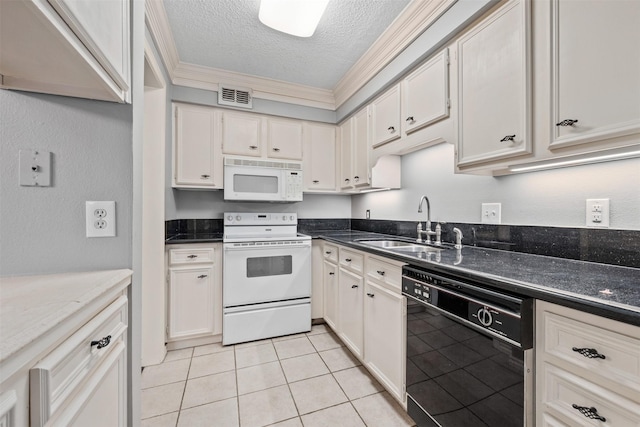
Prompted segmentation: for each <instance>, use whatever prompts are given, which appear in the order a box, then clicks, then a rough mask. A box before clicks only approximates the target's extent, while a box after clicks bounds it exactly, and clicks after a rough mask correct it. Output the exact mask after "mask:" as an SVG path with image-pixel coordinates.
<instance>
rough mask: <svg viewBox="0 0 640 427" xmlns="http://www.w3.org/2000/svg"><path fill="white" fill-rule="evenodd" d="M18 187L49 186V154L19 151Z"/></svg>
mask: <svg viewBox="0 0 640 427" xmlns="http://www.w3.org/2000/svg"><path fill="white" fill-rule="evenodd" d="M20 185H21V186H23V187H49V186H51V152H50V151H40V150H20Z"/></svg>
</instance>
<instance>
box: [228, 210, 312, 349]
mask: <svg viewBox="0 0 640 427" xmlns="http://www.w3.org/2000/svg"><path fill="white" fill-rule="evenodd" d="M297 224H298V216H297V214H295V213H239V212H228V213H225V214H224V237H223V245H222V246H223V249H224V251H223V262H224V266H223V287H222V302H223V323H222V325H223V326H222V328H223V331H222V344H223V345H227V344H235V343H240V342H246V341H254V340H259V339H264V338H270V337H275V336H281V335H289V334H294V333H298V332H306V331H309V330H311V237H310V236H305V235H303V234H299V233H298V232H297V228H298V226H297Z"/></svg>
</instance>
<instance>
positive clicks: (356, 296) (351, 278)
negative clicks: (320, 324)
mask: <svg viewBox="0 0 640 427" xmlns="http://www.w3.org/2000/svg"><path fill="white" fill-rule="evenodd" d="M363 291H364V279H363V278H362V276H360V275H357V274H355V273H352V272H350V271H347V270H344V269H342V268H341V269H340V276H339V279H338V312H339V314H338V316H339V317H340V334H339V335H340V338H341V339H342V341H344V343H345V344H346V345H347V347H349V349H350V350H351V352H352V353H353V354H354V355H356V356H358V357H360V358H362V357H363V351H362V346H363V333H364V331H363V329H364V328H363V324H362V321H363V311H362V310H363V300H362V296H363Z"/></svg>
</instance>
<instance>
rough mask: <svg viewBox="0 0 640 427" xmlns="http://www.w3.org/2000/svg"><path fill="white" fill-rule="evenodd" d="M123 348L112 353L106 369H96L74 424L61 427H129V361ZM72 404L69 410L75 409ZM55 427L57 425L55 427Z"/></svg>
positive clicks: (115, 349)
mask: <svg viewBox="0 0 640 427" xmlns="http://www.w3.org/2000/svg"><path fill="white" fill-rule="evenodd" d="M119 344H120V345H119V346H118V347H116V348H114V349H113V350H112V354H110V355H109V358H108V359H107V360H105V366H104V367H100V368H98V369H97V370H96V372H95V373H94V374H93V376H92V377H91V379H90V382H89V384H91V385H92V386H93V387H88V388H87V389H86V390H84V391H83V392H81V393H79V396H83V398H84V399H87V400H86V401H85V402H83V403H82V405H78V406H79V409H78V412H77V413H76V414H75V416H74V419H73V421H70V422H65V423H64V424H60V425H67V426H75V427H84V426H98V425H103V426H114V427H116V426H120V427H124V426H126V425H127V362H126V360H127V359H126V357H127V354H126V351H125V350H126V347H125V346H124V345H123V344H121V343H119ZM73 406H74V405H73V403H72V404H70V405H69V407H73ZM52 425H55V423H54V424H52Z"/></svg>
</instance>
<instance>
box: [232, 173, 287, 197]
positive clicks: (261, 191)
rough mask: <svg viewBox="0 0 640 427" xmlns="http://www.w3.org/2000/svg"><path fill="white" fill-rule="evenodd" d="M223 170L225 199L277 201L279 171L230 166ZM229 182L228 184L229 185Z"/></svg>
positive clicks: (279, 186)
mask: <svg viewBox="0 0 640 427" xmlns="http://www.w3.org/2000/svg"><path fill="white" fill-rule="evenodd" d="M225 172H227V173H225V188H224V198H225V200H248V201H250V200H255V201H279V200H280V199H281V194H282V190H283V180H282V179H281V174H280V173H279V171H274V170H269V169H265V170H263V169H254V170H251V171H248V170H247V169H244V168H241V169H236V168H231V169H229V170H226V171H225ZM229 184H230V185H229Z"/></svg>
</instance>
